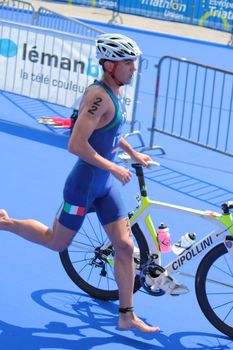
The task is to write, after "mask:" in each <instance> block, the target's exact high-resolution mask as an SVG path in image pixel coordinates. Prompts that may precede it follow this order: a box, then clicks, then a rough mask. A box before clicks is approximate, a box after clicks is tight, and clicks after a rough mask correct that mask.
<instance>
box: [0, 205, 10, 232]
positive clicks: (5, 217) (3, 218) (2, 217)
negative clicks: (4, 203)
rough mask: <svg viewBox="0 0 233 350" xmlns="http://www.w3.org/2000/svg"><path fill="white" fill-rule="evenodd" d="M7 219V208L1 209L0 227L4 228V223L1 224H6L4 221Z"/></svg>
mask: <svg viewBox="0 0 233 350" xmlns="http://www.w3.org/2000/svg"><path fill="white" fill-rule="evenodd" d="M7 219H9V216H8V214H7V212H6V210H4V209H0V229H2V228H3V225H1V224H4V222H6V220H7Z"/></svg>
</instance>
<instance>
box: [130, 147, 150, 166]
mask: <svg viewBox="0 0 233 350" xmlns="http://www.w3.org/2000/svg"><path fill="white" fill-rule="evenodd" d="M131 159H132V161H133V162H135V163H140V164H142V166H144V167H146V168H148V169H151V165H150V162H153V160H152V158H151V157H150V156H148V154H144V153H140V152H136V151H135V152H134V153H133V156H132V157H131Z"/></svg>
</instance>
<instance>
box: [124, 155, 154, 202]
mask: <svg viewBox="0 0 233 350" xmlns="http://www.w3.org/2000/svg"><path fill="white" fill-rule="evenodd" d="M118 157H119V158H120V159H121V161H123V162H124V163H125V164H130V165H131V166H132V167H133V168H134V169H135V171H136V175H137V178H138V184H139V189H140V193H141V196H142V197H146V196H147V190H146V184H145V178H144V171H143V165H142V164H140V163H135V161H134V160H133V159H132V158H131V157H130V156H129V155H128V154H127V153H121V154H119V155H118ZM148 165H150V166H153V165H154V166H160V164H159V163H158V162H155V161H153V160H150V161H148Z"/></svg>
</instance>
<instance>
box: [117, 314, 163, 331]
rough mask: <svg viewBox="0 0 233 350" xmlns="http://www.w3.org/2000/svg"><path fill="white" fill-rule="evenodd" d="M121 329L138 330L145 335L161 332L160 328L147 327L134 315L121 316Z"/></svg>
mask: <svg viewBox="0 0 233 350" xmlns="http://www.w3.org/2000/svg"><path fill="white" fill-rule="evenodd" d="M119 328H121V329H123V330H138V331H141V332H143V333H154V332H158V331H160V328H159V327H152V326H149V325H147V324H146V323H145V322H143V321H142V320H140V318H138V317H137V316H136V315H135V314H134V313H127V314H120V315H119Z"/></svg>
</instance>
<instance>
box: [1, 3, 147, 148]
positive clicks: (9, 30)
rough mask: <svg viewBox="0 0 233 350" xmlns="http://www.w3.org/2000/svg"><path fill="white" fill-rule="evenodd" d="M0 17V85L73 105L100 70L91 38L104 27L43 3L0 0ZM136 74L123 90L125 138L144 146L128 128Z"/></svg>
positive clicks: (39, 98)
mask: <svg viewBox="0 0 233 350" xmlns="http://www.w3.org/2000/svg"><path fill="white" fill-rule="evenodd" d="M0 18H1V19H4V20H1V19H0V33H1V34H0V55H1V56H3V57H4V59H3V60H2V63H1V66H0V73H1V81H0V89H1V90H3V91H7V92H12V93H15V94H19V95H22V96H26V97H30V98H34V99H38V100H41V101H46V102H49V103H54V104H58V105H62V106H65V107H68V108H74V109H77V108H78V104H79V101H80V97H81V96H82V94H83V92H84V91H85V89H86V87H87V86H88V85H90V84H91V83H92V82H93V80H94V79H98V78H100V77H101V75H102V70H101V68H100V66H99V64H98V61H97V60H96V59H95V42H94V38H95V37H96V36H97V35H99V34H102V33H104V32H103V31H101V30H98V29H96V28H94V27H92V26H90V25H88V24H84V23H83V22H82V21H79V20H76V19H74V18H69V17H65V16H63V15H61V14H58V13H56V12H53V11H51V10H48V9H46V8H44V7H40V8H39V9H38V11H36V10H35V9H34V7H33V6H32V5H31V4H30V3H27V2H24V1H21V0H2V1H0ZM17 22H18V23H17ZM22 23H24V25H23V24H22ZM139 64H140V60H139ZM137 78H138V76H137V75H135V79H134V82H133V84H131V85H130V86H126V88H125V91H124V97H125V98H126V99H127V106H126V107H127V121H128V123H129V125H130V132H129V133H127V134H126V137H129V136H136V137H137V138H138V139H139V143H140V147H144V142H143V140H142V136H141V134H140V132H139V131H134V126H135V122H136V121H135V113H134V110H135V101H136V98H137V86H138V79H137Z"/></svg>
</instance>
